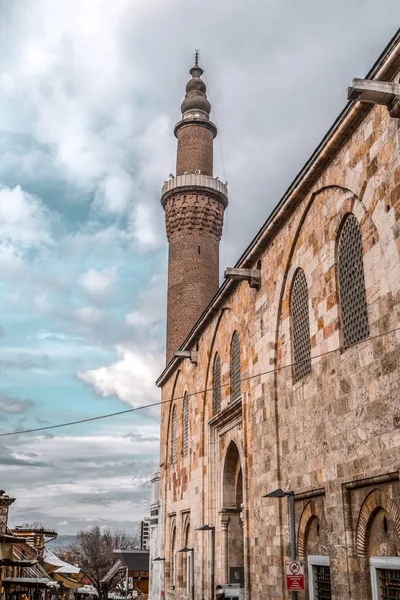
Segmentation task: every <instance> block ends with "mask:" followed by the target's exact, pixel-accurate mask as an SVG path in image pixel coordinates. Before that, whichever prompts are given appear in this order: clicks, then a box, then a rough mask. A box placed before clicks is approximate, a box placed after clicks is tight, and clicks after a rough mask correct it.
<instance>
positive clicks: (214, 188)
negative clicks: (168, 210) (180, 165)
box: [161, 173, 228, 208]
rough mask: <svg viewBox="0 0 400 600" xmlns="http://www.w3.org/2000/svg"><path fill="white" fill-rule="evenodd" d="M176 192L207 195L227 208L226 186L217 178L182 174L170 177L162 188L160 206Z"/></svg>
mask: <svg viewBox="0 0 400 600" xmlns="http://www.w3.org/2000/svg"><path fill="white" fill-rule="evenodd" d="M177 192H187V193H190V192H196V193H206V194H207V193H208V194H211V195H213V196H216V197H217V198H218V200H219V201H220V202H222V204H223V206H224V208H226V207H227V206H228V185H227V183H222V181H220V180H219V179H218V178H217V177H210V176H209V175H202V174H200V173H184V174H183V175H177V176H176V177H171V178H170V179H168V180H167V181H165V182H164V185H163V187H162V196H161V204H162V205H163V206H165V203H166V201H167V200H168V198H169V197H170V196H172V195H174V194H176V193H177Z"/></svg>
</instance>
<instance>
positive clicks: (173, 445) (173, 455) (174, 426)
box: [171, 405, 177, 463]
mask: <svg viewBox="0 0 400 600" xmlns="http://www.w3.org/2000/svg"><path fill="white" fill-rule="evenodd" d="M176 419H177V417H176V405H174V408H173V409H172V439H171V459H172V462H173V463H175V462H176V429H177V422H176Z"/></svg>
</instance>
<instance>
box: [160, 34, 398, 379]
mask: <svg viewBox="0 0 400 600" xmlns="http://www.w3.org/2000/svg"><path fill="white" fill-rule="evenodd" d="M399 69H400V29H398V30H397V32H396V34H395V35H394V36H393V38H392V39H391V41H390V42H389V44H388V45H387V46H386V48H385V50H384V51H383V52H382V54H381V55H380V57H379V58H378V60H377V61H376V62H375V64H374V65H373V67H372V68H371V70H370V71H369V72H368V73H367V75H366V77H365V78H366V79H373V80H377V81H379V80H384V81H390V80H392V79H393V77H394V76H395V75H396V73H397V72H398V71H399ZM372 108H373V105H372V104H365V103H364V104H363V103H360V102H357V101H350V102H348V103H347V104H346V106H345V107H344V109H343V110H342V112H341V113H340V114H339V116H338V117H337V119H336V120H335V122H334V123H333V125H332V127H331V128H330V129H329V131H328V132H327V133H326V135H325V137H324V138H323V139H322V141H321V142H320V144H319V145H318V146H317V148H316V149H315V151H314V152H313V154H312V155H311V157H310V158H309V159H308V161H307V162H306V163H305V165H304V167H303V168H302V169H301V170H300V171H299V173H298V174H297V175H296V177H295V178H294V180H293V182H292V183H291V184H290V186H289V187H288V189H287V190H286V192H285V194H284V195H283V197H282V198H281V200H280V201H279V202H278V204H277V206H276V207H275V208H274V210H273V211H272V213H271V214H270V215H269V217H268V219H267V220H266V222H265V223H264V225H263V227H262V228H261V229H260V231H259V232H258V233H257V235H256V236H255V237H254V238H253V240H252V241H251V243H250V244H249V246H248V247H247V248H246V250H245V251H244V252H243V254H242V256H241V257H240V258H239V260H238V261H237V263H236V265H235V267H236V268H250V267H251V266H252V265H253V264H254V263H255V262H256V261H257V260H258V258H259V256H260V254H261V253H262V252H263V250H264V249H265V247H266V246H267V245H268V243H269V242H270V241H271V240H272V239H273V238H274V236H275V235H276V233H277V232H278V231H279V229H280V228H281V227H282V225H283V224H284V223H285V221H286V220H287V219H288V217H289V215H290V214H291V213H292V212H293V211H294V210H295V208H296V207H297V205H298V204H299V202H301V200H302V199H303V198H304V196H305V195H306V194H307V193H308V191H309V190H310V189H311V188H312V186H313V185H314V183H315V182H316V181H317V179H318V178H319V177H320V176H321V174H322V173H323V172H324V171H325V169H326V168H327V167H328V166H329V164H330V162H331V161H332V158H333V157H334V156H335V155H336V154H337V153H338V151H339V149H340V148H341V147H342V146H343V144H344V142H345V141H346V140H347V139H348V137H349V136H350V135H351V134H352V133H353V131H354V130H355V129H356V128H357V127H358V125H359V124H360V123H361V122H362V120H363V119H364V117H365V116H366V115H367V114H368V113H369V112H370V111H371V110H372ZM236 286H237V282H235V281H232V280H225V281H224V282H223V284H222V285H221V287H220V288H219V290H218V292H217V293H216V295H215V296H214V298H213V299H212V300H211V302H210V304H209V305H208V306H207V308H206V309H205V310H204V312H203V313H202V315H201V316H200V318H199V320H198V321H197V322H196V324H195V325H194V327H193V328H192V329H191V331H190V333H189V335H188V336H187V337H186V339H185V341H184V342H183V344H182V345H181V346H180V348H179V350H189V349H190V348H191V347H193V346H194V345H195V343H196V342H197V340H198V339H199V337H200V335H201V332H202V331H203V329H204V327H205V326H206V325H207V324H208V323H209V321H210V320H211V319H212V318H213V317H214V316H215V314H216V313H217V312H218V311H219V310H220V308H221V307H222V305H223V302H224V301H225V300H226V298H227V297H229V296H230V295H231V293H232V292H233V290H234V289H235V287H236ZM181 360H182V358H179V357H174V358H172V360H171V361H170V362H169V363H168V364H167V366H166V367H165V369H164V371H163V372H162V373H161V375H160V377H159V378H158V379H157V381H156V385H157V386H158V387H162V386H163V385H164V384H165V383H166V381H167V380H168V379H169V377H170V376H171V375H172V374H173V373H174V371H175V369H176V367H177V366H178V365H179V363H180V361H181Z"/></svg>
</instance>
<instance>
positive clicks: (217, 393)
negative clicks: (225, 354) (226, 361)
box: [213, 352, 221, 415]
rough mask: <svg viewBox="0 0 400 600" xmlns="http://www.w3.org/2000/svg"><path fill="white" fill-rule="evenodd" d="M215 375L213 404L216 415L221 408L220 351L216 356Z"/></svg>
mask: <svg viewBox="0 0 400 600" xmlns="http://www.w3.org/2000/svg"><path fill="white" fill-rule="evenodd" d="M213 373H214V376H213V405H214V415H216V414H217V413H219V412H220V410H221V359H220V357H219V354H218V352H217V353H216V355H215V358H214V372H213Z"/></svg>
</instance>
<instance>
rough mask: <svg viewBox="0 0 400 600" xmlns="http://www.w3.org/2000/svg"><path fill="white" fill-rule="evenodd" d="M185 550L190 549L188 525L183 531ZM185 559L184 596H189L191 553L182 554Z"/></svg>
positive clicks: (190, 586)
mask: <svg viewBox="0 0 400 600" xmlns="http://www.w3.org/2000/svg"><path fill="white" fill-rule="evenodd" d="M184 547H185V548H189V547H190V525H187V527H186V531H185V546H184ZM184 556H185V559H186V565H185V566H186V568H185V571H186V573H184V578H185V580H184V583H186V585H185V587H186V594H188V595H189V594H190V592H191V588H192V568H191V567H192V563H191V560H192V553H191V552H186V553H185V554H184Z"/></svg>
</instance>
